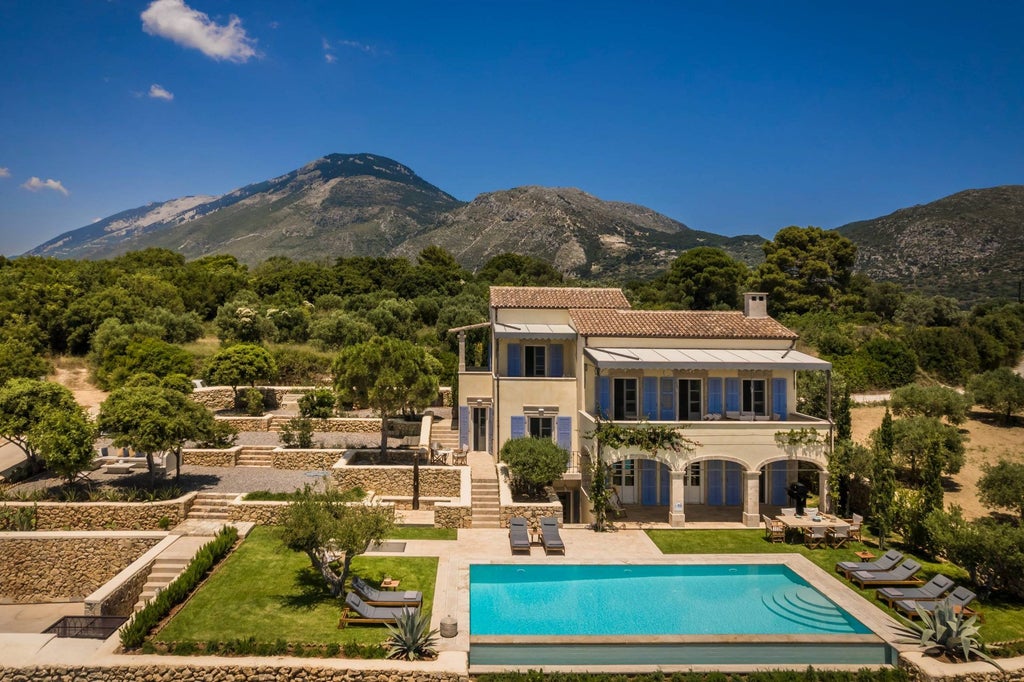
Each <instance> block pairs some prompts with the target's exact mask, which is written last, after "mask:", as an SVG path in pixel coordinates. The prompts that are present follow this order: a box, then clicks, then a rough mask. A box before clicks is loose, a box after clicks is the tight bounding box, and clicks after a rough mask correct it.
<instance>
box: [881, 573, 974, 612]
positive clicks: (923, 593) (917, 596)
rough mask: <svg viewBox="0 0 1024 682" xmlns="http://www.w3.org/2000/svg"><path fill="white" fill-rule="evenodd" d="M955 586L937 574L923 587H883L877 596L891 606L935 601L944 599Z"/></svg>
mask: <svg viewBox="0 0 1024 682" xmlns="http://www.w3.org/2000/svg"><path fill="white" fill-rule="evenodd" d="M954 587H955V584H954V583H953V581H952V580H950V579H949V578H948V577H946V576H944V575H942V574H941V573H936V574H935V575H933V576H932V579H931V580H929V581H928V582H926V583H925V584H924V585H922V586H921V587H902V588H900V587H881V588H879V589H878V591H877V592H876V593H875V596H876V597H878V598H879V599H880V600H882V601H884V602H885V603H886V604H888V605H889V606H892V605H893V602H897V601H908V600H914V601H934V600H936V599H942V598H943V597H944V596H946V593H947V592H949V591H950V590H952V589H953V588H954Z"/></svg>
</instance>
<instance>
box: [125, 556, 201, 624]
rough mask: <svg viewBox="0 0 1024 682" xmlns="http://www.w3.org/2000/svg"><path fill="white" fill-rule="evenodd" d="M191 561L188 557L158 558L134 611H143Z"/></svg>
mask: <svg viewBox="0 0 1024 682" xmlns="http://www.w3.org/2000/svg"><path fill="white" fill-rule="evenodd" d="M189 561H191V560H190V559H189V558H188V557H166V558H164V557H157V558H156V561H154V562H153V568H151V569H150V571H149V577H148V578H147V579H146V584H145V585H143V586H142V593H141V594H140V595H139V601H137V602H136V603H135V608H134V609H133V610H134V611H138V610H140V609H142V607H143V606H145V605H146V602H148V601H149V600H150V599H152V598H153V597H155V596H156V595H157V592H159V591H160V590H162V589H164V588H165V587H167V586H168V585H170V584H171V582H172V581H173V580H174V579H175V578H177V577H178V576H179V575H181V572H182V571H184V570H185V567H186V566H188V564H189Z"/></svg>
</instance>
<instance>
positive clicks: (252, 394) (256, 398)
mask: <svg viewBox="0 0 1024 682" xmlns="http://www.w3.org/2000/svg"><path fill="white" fill-rule="evenodd" d="M242 404H243V405H244V406H245V413H246V414H248V415H249V416H250V417H261V416H263V391H261V390H259V389H258V388H249V389H246V391H245V392H244V393H243V394H242Z"/></svg>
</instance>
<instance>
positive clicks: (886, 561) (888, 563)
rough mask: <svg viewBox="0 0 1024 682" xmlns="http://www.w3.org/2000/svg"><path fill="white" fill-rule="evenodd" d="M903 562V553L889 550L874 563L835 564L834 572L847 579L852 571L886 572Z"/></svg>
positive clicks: (841, 562) (844, 562)
mask: <svg viewBox="0 0 1024 682" xmlns="http://www.w3.org/2000/svg"><path fill="white" fill-rule="evenodd" d="M901 561H903V552H898V551H896V550H895V549H890V550H889V551H888V552H886V553H885V554H883V555H882V556H880V557H878V558H877V559H875V560H874V561H840V562H839V563H837V564H836V571H838V572H839V573H842V574H843V575H844V576H846V577H847V578H849V577H850V574H851V573H853V572H854V571H888V570H890V569H892V568H893V567H895V566H896V564H898V563H899V562H901Z"/></svg>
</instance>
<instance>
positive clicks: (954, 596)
mask: <svg viewBox="0 0 1024 682" xmlns="http://www.w3.org/2000/svg"><path fill="white" fill-rule="evenodd" d="M977 597H978V595H976V594H974V593H973V592H971V591H970V590H968V589H967V588H966V587H957V588H956V589H955V590H953V591H952V592H950V593H949V595H948V596H946V598H945V599H902V600H899V601H896V602H895V603H894V604H893V606H895V607H896V609H897V610H899V611H900V612H902V613H903V614H904V615H906V616H907V617H909V618H916V617H917V616H918V613H917V607H921V609H922V610H923V611H924V612H925V613H931V612H932V611H934V610H935V609H936V608H938V606H939V604H948V605H950V606H952V607H953V610H954V611H956V612H957V613H962V614H963V615H965V616H978V617H979V618H980V617H981V614H980V613H978V612H977V611H975V610H974V609H972V608H970V607H969V606H968V604H970V603H971V602H972V601H974V600H975V599H976V598H977Z"/></svg>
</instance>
